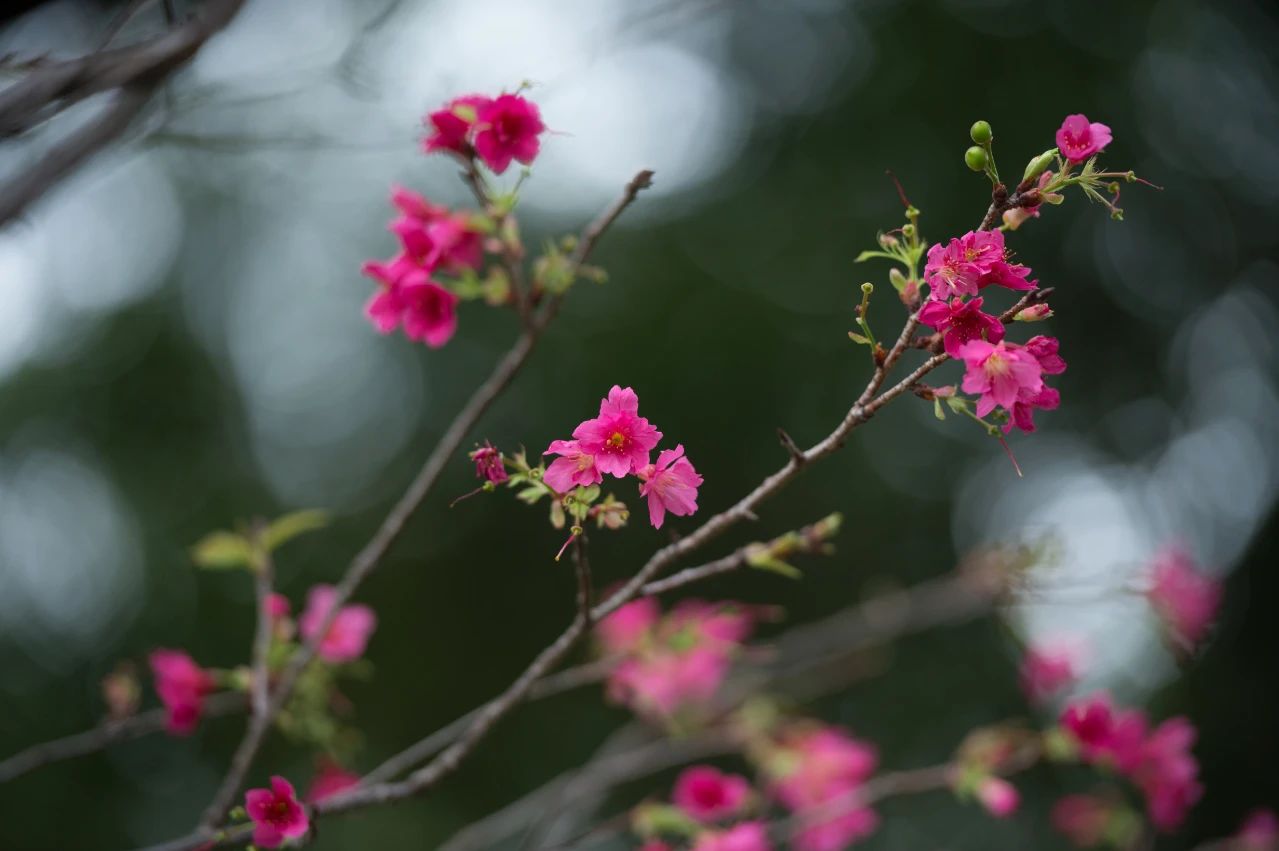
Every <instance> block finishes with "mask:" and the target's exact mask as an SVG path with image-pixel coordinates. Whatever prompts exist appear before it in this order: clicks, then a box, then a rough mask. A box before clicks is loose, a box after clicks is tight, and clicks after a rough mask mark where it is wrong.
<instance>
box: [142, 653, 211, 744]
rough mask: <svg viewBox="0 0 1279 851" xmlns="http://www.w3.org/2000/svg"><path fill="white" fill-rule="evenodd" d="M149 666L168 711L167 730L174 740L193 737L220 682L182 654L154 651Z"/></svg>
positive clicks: (156, 689) (157, 691) (156, 688)
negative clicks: (208, 700)
mask: <svg viewBox="0 0 1279 851" xmlns="http://www.w3.org/2000/svg"><path fill="white" fill-rule="evenodd" d="M149 662H150V664H151V673H152V674H153V675H154V677H155V691H156V694H158V695H159V696H160V701H161V702H162V703H163V704H164V708H165V711H166V717H165V727H166V729H167V730H168V731H169V733H170V734H172V735H174V736H189V735H191V733H193V732H195V728H196V727H197V726H199V724H200V715H201V713H202V712H203V711H204V698H205V696H206V695H208V694H209V693H210V692H212V691H213V690H214V689H215V688H216V687H217V681H216V680H215V679H214V678H213V675H212V674H210V673H209V672H208V671H206V670H204V669H203V668H201V667H200V666H199V665H197V664H196V662H195V660H194V659H192V658H191V657H190V656H189V655H187V654H186V653H184V652H182V651H181V650H165V649H159V650H153V651H151V656H150V657H149Z"/></svg>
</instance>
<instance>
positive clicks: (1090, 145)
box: [1057, 114, 1111, 163]
mask: <svg viewBox="0 0 1279 851" xmlns="http://www.w3.org/2000/svg"><path fill="white" fill-rule="evenodd" d="M1110 141H1111V135H1110V128H1109V127H1107V126H1106V125H1105V124H1102V123H1101V122H1099V121H1089V120H1088V116H1086V115H1083V114H1076V115H1067V116H1066V120H1065V121H1063V122H1062V123H1061V127H1060V128H1058V130H1057V150H1058V151H1060V152H1061V155H1062V157H1063V158H1064V159H1065V160H1066V161H1067V162H1072V163H1081V162H1083V161H1084V160H1086V159H1088V158H1089V157H1091V156H1092V155H1093V154H1099V153H1101V152H1102V150H1103V149H1105V147H1106V146H1107V145H1109V144H1110Z"/></svg>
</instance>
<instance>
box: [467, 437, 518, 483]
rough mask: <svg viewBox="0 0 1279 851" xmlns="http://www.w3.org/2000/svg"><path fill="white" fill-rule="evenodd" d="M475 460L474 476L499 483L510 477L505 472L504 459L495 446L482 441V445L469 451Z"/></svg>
mask: <svg viewBox="0 0 1279 851" xmlns="http://www.w3.org/2000/svg"><path fill="white" fill-rule="evenodd" d="M471 460H472V461H474V462H475V478H477V479H483V480H484V481H486V482H492V483H493V484H495V485H500V484H502V482H505V481H506V480H507V479H509V478H510V476H509V475H507V472H506V461H505V460H504V459H503V458H502V453H501V451H500V450H498V448H497V447H496V446H494V445H493V444H491V443H489V442H488V441H487V440H486V441H484V445H483V446H481V447H480V448H479V449H476V450H475V451H474V452H472V453H471Z"/></svg>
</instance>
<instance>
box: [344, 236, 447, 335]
mask: <svg viewBox="0 0 1279 851" xmlns="http://www.w3.org/2000/svg"><path fill="white" fill-rule="evenodd" d="M363 272H364V274H365V275H368V276H369V277H371V278H373V279H374V280H376V281H377V282H378V283H379V284H381V285H382V288H381V290H379V291H378V292H377V293H376V294H375V295H374V296H373V298H372V299H370V300H369V303H368V304H367V305H365V307H364V313H365V315H366V316H368V318H369V321H370V322H372V323H373V327H375V328H376V329H377V330H378V331H379V332H381V333H383V334H389V333H391V332H392V331H394V330H395V329H396V328H398V327H400V326H401V325H403V326H404V335H405V336H406V337H408V338H409V339H410V340H420V341H422V342H425V343H426V344H427V345H428V346H430V347H431V348H433V349H438V348H439V347H440V346H443V345H444V344H445V343H447V342H448V341H449V339H450V338H451V337H452V336H453V334H454V332H456V331H457V302H458V298H457V296H456V295H454V294H453V293H451V292H449V291H448V290H446V289H445V288H444V287H442V286H440V285H439V284H438V283H436V282H435V281H432V280H431V279H430V277H429V276H428V275H427V273H426V272H425V271H424V270H422V269H420V268H418V267H416V266H414V265H413V263H412V261H411V260H409V259H408V258H407V257H406V256H405V255H400V256H399V257H396V258H394V259H393V260H391V261H389V262H386V263H383V262H380V261H376V260H370V261H369V262H367V263H365V264H364V268H363Z"/></svg>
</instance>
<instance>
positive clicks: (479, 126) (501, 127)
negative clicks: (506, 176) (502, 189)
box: [473, 95, 546, 174]
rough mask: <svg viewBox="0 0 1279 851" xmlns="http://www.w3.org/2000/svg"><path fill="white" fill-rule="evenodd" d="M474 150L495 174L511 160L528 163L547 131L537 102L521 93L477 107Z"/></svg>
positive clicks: (499, 172) (530, 161) (498, 98)
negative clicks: (541, 137) (541, 136)
mask: <svg viewBox="0 0 1279 851" xmlns="http://www.w3.org/2000/svg"><path fill="white" fill-rule="evenodd" d="M476 116H477V117H476V123H475V140H474V143H473V144H474V145H475V152H476V153H477V154H479V157H480V159H481V160H483V161H484V164H485V165H486V166H488V167H489V168H490V169H492V170H493V172H494V173H496V174H501V173H502V172H504V171H506V169H507V167H508V166H510V164H511V160H513V159H514V160H518V161H519V162H522V163H524V165H529V164H530V163H532V162H533V159H534V158H535V157H536V156H537V152H538V150H539V148H540V147H541V142H540V141H539V140H538V136H540V135H541V134H542V133H543V132H544V131H545V130H546V125H545V124H543V123H542V117H541V115H540V114H539V113H538V110H537V105H536V104H534V103H533V102H532V101H530V100H526V99H525V98H522V97H520V96H519V95H499V96H498V97H496V98H494V99H493V100H491V101H489V102H487V103H484V104H481V105H480V106H479V107H478V109H477V110H476Z"/></svg>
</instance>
